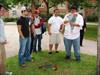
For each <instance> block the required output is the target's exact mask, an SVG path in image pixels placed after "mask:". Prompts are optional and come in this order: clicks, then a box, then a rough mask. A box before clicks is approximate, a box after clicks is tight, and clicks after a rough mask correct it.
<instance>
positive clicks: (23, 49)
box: [18, 37, 31, 65]
mask: <svg viewBox="0 0 100 75" xmlns="http://www.w3.org/2000/svg"><path fill="white" fill-rule="evenodd" d="M30 42H31V38H30V37H27V38H26V37H25V38H20V39H19V43H20V49H19V53H18V59H19V64H20V65H21V64H25V60H28V61H30V60H31V57H30Z"/></svg>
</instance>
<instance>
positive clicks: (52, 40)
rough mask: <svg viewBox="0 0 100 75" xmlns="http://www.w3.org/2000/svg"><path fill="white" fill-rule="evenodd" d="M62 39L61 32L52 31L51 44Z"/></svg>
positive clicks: (57, 42)
mask: <svg viewBox="0 0 100 75" xmlns="http://www.w3.org/2000/svg"><path fill="white" fill-rule="evenodd" d="M60 41H61V39H60V34H59V33H58V34H55V33H52V34H51V35H50V36H49V44H59V43H60Z"/></svg>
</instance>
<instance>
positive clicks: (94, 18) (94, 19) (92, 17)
mask: <svg viewBox="0 0 100 75" xmlns="http://www.w3.org/2000/svg"><path fill="white" fill-rule="evenodd" d="M87 21H88V22H97V21H98V16H97V14H96V13H92V14H91V15H89V16H88V17H87Z"/></svg>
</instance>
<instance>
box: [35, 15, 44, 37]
mask: <svg viewBox="0 0 100 75" xmlns="http://www.w3.org/2000/svg"><path fill="white" fill-rule="evenodd" d="M39 23H40V17H39V16H38V17H35V20H34V25H38V24H39ZM41 33H42V32H41V27H40V28H36V29H35V34H37V35H40V34H41Z"/></svg>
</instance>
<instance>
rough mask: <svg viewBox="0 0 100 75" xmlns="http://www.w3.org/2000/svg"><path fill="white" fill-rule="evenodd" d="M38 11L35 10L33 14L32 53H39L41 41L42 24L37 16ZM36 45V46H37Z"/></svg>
mask: <svg viewBox="0 0 100 75" xmlns="http://www.w3.org/2000/svg"><path fill="white" fill-rule="evenodd" d="M39 13H40V12H39V10H38V9H37V10H35V14H34V42H33V52H41V50H42V48H41V40H42V31H41V27H42V25H43V22H42V21H41V18H40V16H39ZM37 43H38V46H37Z"/></svg>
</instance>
